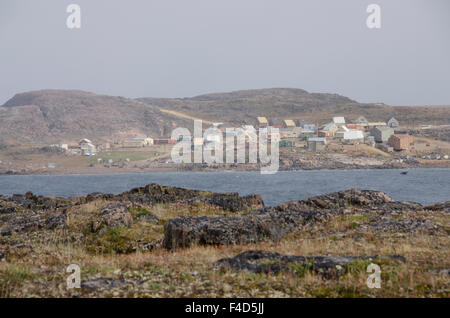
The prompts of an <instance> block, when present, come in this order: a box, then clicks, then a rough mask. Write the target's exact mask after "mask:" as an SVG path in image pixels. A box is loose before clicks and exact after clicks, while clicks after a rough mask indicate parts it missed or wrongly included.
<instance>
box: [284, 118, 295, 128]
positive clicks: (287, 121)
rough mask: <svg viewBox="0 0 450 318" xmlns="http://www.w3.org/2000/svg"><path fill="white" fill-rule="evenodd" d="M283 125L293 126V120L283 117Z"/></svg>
mask: <svg viewBox="0 0 450 318" xmlns="http://www.w3.org/2000/svg"><path fill="white" fill-rule="evenodd" d="M283 127H284V128H294V127H295V122H294V121H293V120H292V119H285V120H283Z"/></svg>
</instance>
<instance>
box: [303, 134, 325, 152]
mask: <svg viewBox="0 0 450 318" xmlns="http://www.w3.org/2000/svg"><path fill="white" fill-rule="evenodd" d="M326 145H327V139H326V138H320V137H312V138H308V141H307V147H308V150H310V151H322V150H324V149H325V147H326Z"/></svg>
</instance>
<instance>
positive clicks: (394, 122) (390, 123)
mask: <svg viewBox="0 0 450 318" xmlns="http://www.w3.org/2000/svg"><path fill="white" fill-rule="evenodd" d="M387 125H388V126H389V127H392V128H396V127H398V126H400V124H399V122H398V120H397V119H395V118H394V117H392V118H391V119H389V120H388V122H387Z"/></svg>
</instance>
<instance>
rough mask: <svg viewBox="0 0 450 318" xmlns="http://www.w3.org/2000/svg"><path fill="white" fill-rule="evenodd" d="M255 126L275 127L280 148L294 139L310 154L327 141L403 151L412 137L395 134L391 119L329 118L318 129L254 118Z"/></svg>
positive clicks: (302, 122)
mask: <svg viewBox="0 0 450 318" xmlns="http://www.w3.org/2000/svg"><path fill="white" fill-rule="evenodd" d="M257 125H258V127H259V128H265V127H269V126H272V127H275V128H279V129H280V137H281V140H280V147H289V146H294V145H295V140H296V139H297V140H301V141H306V148H307V149H309V150H311V151H321V150H323V149H325V147H326V145H327V143H329V142H337V143H341V144H359V143H365V144H368V145H371V146H373V147H375V146H376V147H378V148H380V149H382V150H385V151H393V150H397V151H400V150H405V149H409V148H410V147H411V146H413V145H414V138H413V136H410V135H407V134H396V133H395V129H396V128H398V127H399V126H400V124H399V122H398V120H397V119H395V118H393V117H392V118H391V119H389V120H388V121H387V122H369V121H368V120H367V119H366V118H365V117H364V116H360V117H358V118H357V119H356V120H354V121H352V122H350V123H347V122H346V120H345V118H344V117H333V118H332V120H331V121H330V122H329V123H327V124H324V125H321V126H317V125H315V124H313V123H310V122H307V121H305V120H293V119H284V120H279V119H272V120H268V119H267V118H266V117H257Z"/></svg>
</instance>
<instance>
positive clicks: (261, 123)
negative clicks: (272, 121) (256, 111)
mask: <svg viewBox="0 0 450 318" xmlns="http://www.w3.org/2000/svg"><path fill="white" fill-rule="evenodd" d="M256 119H257V120H258V127H260V128H264V127H267V126H268V125H269V122H268V121H267V118H266V117H257V118H256Z"/></svg>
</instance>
